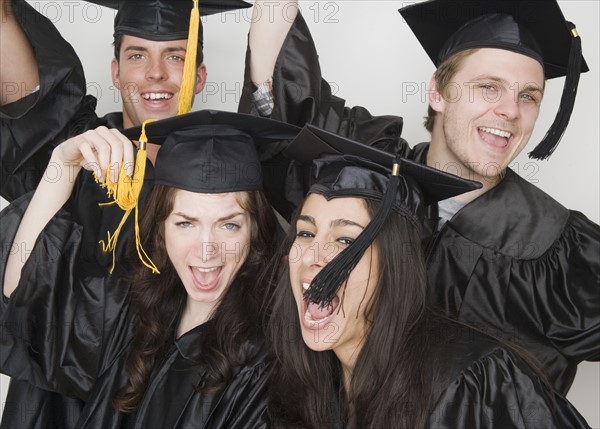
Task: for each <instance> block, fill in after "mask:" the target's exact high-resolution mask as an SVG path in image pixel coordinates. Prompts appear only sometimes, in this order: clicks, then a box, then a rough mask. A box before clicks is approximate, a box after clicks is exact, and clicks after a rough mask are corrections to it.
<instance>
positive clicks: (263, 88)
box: [252, 78, 275, 118]
mask: <svg viewBox="0 0 600 429" xmlns="http://www.w3.org/2000/svg"><path fill="white" fill-rule="evenodd" d="M252 98H253V101H254V110H255V111H256V113H258V114H259V115H260V116H262V117H267V118H268V117H269V116H271V113H273V107H274V106H275V101H274V99H273V79H272V78H269V79H267V80H266V81H264V82H263V83H261V84H260V85H258V86H257V88H256V91H254V92H253V93H252Z"/></svg>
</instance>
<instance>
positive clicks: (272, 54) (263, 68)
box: [248, 0, 298, 86]
mask: <svg viewBox="0 0 600 429" xmlns="http://www.w3.org/2000/svg"><path fill="white" fill-rule="evenodd" d="M296 15H298V0H287V1H277V2H275V1H263V0H261V1H258V0H257V1H255V2H254V8H253V10H252V24H251V25H250V34H249V40H248V43H249V45H250V50H251V51H252V56H251V58H250V76H251V79H252V82H253V83H254V84H255V85H257V86H258V85H260V84H262V83H263V82H265V81H266V80H267V79H270V78H271V77H272V76H273V68H274V67H275V61H276V60H277V57H278V55H279V51H280V50H281V47H282V46H283V41H284V40H285V38H286V36H287V34H288V31H289V30H290V28H291V26H292V23H293V22H294V20H295V19H296Z"/></svg>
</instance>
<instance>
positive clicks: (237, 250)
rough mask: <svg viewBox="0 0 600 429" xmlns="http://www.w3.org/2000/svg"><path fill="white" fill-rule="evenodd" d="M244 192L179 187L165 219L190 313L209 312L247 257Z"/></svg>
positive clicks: (168, 244) (172, 257)
mask: <svg viewBox="0 0 600 429" xmlns="http://www.w3.org/2000/svg"><path fill="white" fill-rule="evenodd" d="M242 198H246V194H245V193H243V192H230V193H225V194H199V193H195V192H188V191H183V190H179V191H177V192H176V194H175V197H174V204H173V211H172V212H171V214H170V215H169V217H168V218H167V219H166V220H165V245H166V248H167V254H168V255H169V259H170V261H171V263H172V264H173V266H174V267H175V270H176V271H177V274H178V275H179V278H180V279H181V282H182V283H183V285H184V287H185V290H186V291H187V295H188V308H191V309H192V311H193V312H194V314H196V315H203V316H204V317H200V316H198V317H199V318H204V320H206V319H207V318H208V315H210V313H211V312H212V311H213V309H214V308H215V307H216V305H217V304H218V302H219V300H220V298H221V297H222V296H223V293H224V292H225V290H226V289H227V288H228V287H229V285H230V284H231V283H232V282H233V280H234V278H235V276H236V274H237V272H238V270H239V269H240V267H241V266H242V264H243V263H244V261H245V260H246V257H247V255H248V249H249V247H250V233H251V228H252V226H251V219H250V215H249V214H248V213H247V212H246V211H245V210H244V209H243V208H242V207H241V206H240V203H239V201H243V200H242Z"/></svg>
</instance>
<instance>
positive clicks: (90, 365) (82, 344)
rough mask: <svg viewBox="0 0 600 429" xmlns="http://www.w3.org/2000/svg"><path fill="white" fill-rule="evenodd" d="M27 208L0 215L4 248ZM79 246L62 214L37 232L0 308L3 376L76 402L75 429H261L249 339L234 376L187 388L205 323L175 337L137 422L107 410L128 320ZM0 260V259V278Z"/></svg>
mask: <svg viewBox="0 0 600 429" xmlns="http://www.w3.org/2000/svg"><path fill="white" fill-rule="evenodd" d="M27 204H28V196H25V197H23V198H22V199H20V200H17V201H16V202H15V203H13V204H12V205H11V206H9V207H8V208H7V209H5V211H4V212H3V213H2V226H3V230H4V231H6V235H4V236H3V238H2V241H3V243H2V244H3V248H4V249H7V246H8V248H9V247H10V242H11V240H12V238H13V237H14V234H15V233H16V229H17V227H18V224H19V222H20V219H21V217H22V214H23V211H24V210H25V208H26V205H27ZM83 244H84V235H83V231H82V227H81V225H80V224H78V223H77V222H74V221H73V216H72V214H71V213H69V212H68V211H66V210H61V211H60V212H59V213H58V214H57V216H55V218H53V220H52V221H51V222H50V223H49V224H48V225H47V227H46V228H45V229H44V231H43V232H42V234H41V236H40V238H39V239H38V241H37V242H36V246H35V248H34V249H33V251H32V254H31V257H30V259H29V260H28V261H27V263H26V265H25V267H24V268H23V274H22V278H21V279H22V281H21V282H20V284H19V287H18V289H17V290H16V291H15V292H14V294H13V295H12V296H11V298H10V300H3V302H2V306H1V309H2V314H1V315H0V322H1V325H0V329H2V332H1V334H2V335H1V337H0V342H1V343H2V344H1V345H2V347H1V353H0V369H1V371H2V372H3V373H5V374H7V375H9V376H11V377H13V378H14V379H21V380H26V381H28V382H29V383H31V384H32V385H34V386H36V387H39V388H42V389H45V390H51V391H56V392H59V393H61V394H64V395H68V396H72V397H75V398H77V399H79V400H80V401H82V403H83V404H84V406H83V409H82V410H81V413H80V415H79V418H78V421H77V424H76V425H75V427H98V428H106V427H111V428H117V427H136V428H166V427H173V428H175V427H194V428H205V427H206V428H209V427H219V428H223V427H228V428H229V427H231V428H234V427H239V428H252V427H265V422H264V421H263V413H264V410H265V408H266V402H265V392H266V379H267V377H266V371H267V365H266V360H265V354H266V353H265V347H264V340H263V339H262V337H260V336H257V337H256V338H252V339H249V340H248V342H247V345H246V350H247V352H248V355H249V356H250V359H249V360H248V362H246V364H245V365H244V366H242V367H240V368H236V369H235V371H234V375H233V378H232V381H231V383H230V384H229V385H228V387H227V388H226V389H225V390H224V391H222V392H221V393H219V394H211V395H202V394H200V393H199V392H198V390H197V389H196V388H195V386H196V385H197V384H198V382H201V380H202V377H203V374H204V372H205V368H204V367H203V365H202V364H201V356H202V350H201V349H200V347H199V344H200V341H201V338H202V335H203V332H205V330H206V329H211V327H210V322H209V323H206V324H204V325H201V326H199V327H197V328H195V329H193V330H191V331H189V332H188V333H186V334H185V335H183V336H182V337H180V338H179V339H177V340H175V339H174V337H173V339H172V341H170V342H169V343H170V344H169V346H168V347H167V351H166V353H165V355H164V356H163V358H162V360H161V364H160V365H159V366H158V367H157V368H156V369H155V371H154V373H153V376H152V379H151V382H150V384H149V386H148V389H147V391H146V394H145V396H144V398H143V400H142V402H141V404H140V406H139V407H138V409H137V411H136V413H135V414H133V415H131V416H126V415H124V414H122V413H118V412H116V411H115V410H114V409H113V408H112V404H111V397H112V393H113V392H114V391H115V390H116V389H118V388H119V387H121V386H122V385H123V384H124V383H125V380H126V375H125V372H124V360H125V358H126V356H127V351H128V349H129V344H130V341H131V335H132V325H133V317H134V315H133V312H132V310H131V309H130V307H129V301H128V289H129V288H128V284H127V283H126V282H124V281H122V280H120V278H119V276H118V275H107V274H106V271H105V270H104V269H103V268H102V267H100V265H99V264H98V263H97V262H96V263H90V264H85V263H83V266H82V263H81V262H80V261H81V259H80V258H79V256H78V255H79V253H80V251H81V249H82V245H83ZM8 254H9V252H8V251H5V252H4V254H3V255H2V257H3V259H2V262H3V265H2V268H1V270H2V271H1V272H0V277H3V272H4V266H5V263H6V259H7V258H8ZM175 319H178V317H177V318H175Z"/></svg>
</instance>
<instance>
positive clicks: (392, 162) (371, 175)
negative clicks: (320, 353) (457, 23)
mask: <svg viewBox="0 0 600 429" xmlns="http://www.w3.org/2000/svg"><path fill="white" fill-rule="evenodd" d="M284 154H285V155H286V156H287V157H289V158H291V159H293V160H295V161H297V162H300V163H303V164H308V163H311V162H312V165H313V169H312V170H311V176H312V186H311V188H310V191H309V193H318V194H321V195H323V196H324V197H325V198H327V199H332V198H336V197H358V198H365V199H371V200H377V201H381V206H380V208H379V210H378V211H377V213H375V215H374V216H373V219H372V220H371V222H370V223H369V224H368V225H367V226H366V228H365V229H364V230H363V232H362V233H361V234H360V235H359V236H358V237H357V238H356V240H355V241H354V242H353V243H352V244H351V245H350V246H349V247H348V248H347V249H345V250H344V251H343V252H342V253H340V254H339V255H338V256H337V257H336V258H335V259H334V260H333V261H331V262H330V263H329V264H327V265H326V266H325V267H324V268H323V269H322V270H321V271H320V272H319V273H318V274H317V276H315V278H314V279H313V281H312V283H311V286H310V287H309V288H308V290H307V291H306V292H305V297H306V299H308V300H309V301H310V302H314V303H319V304H321V305H322V306H327V305H328V304H330V303H331V301H332V300H333V297H334V296H335V293H336V292H337V290H338V288H339V287H340V285H341V284H342V283H343V282H344V281H345V280H346V279H347V278H348V276H349V275H350V273H351V272H352V270H353V269H354V267H355V266H356V264H357V263H358V262H359V261H360V258H361V257H362V255H363V254H364V252H365V251H366V249H367V248H368V247H369V246H370V245H371V244H372V243H373V241H374V240H375V238H376V237H377V235H378V234H379V231H380V230H381V228H382V226H383V225H384V223H385V221H386V219H387V218H388V216H389V214H390V213H391V212H392V211H396V212H398V213H400V214H402V215H403V216H405V217H406V218H408V219H409V220H410V221H411V222H412V223H413V224H414V225H415V226H416V227H417V228H419V226H420V222H421V221H422V219H423V218H422V216H423V210H424V207H425V206H426V205H428V204H431V203H433V202H436V201H439V200H443V199H446V198H450V197H453V196H455V195H459V194H462V193H464V192H468V191H472V190H475V189H478V188H480V187H481V184H480V183H478V182H473V181H471V180H466V179H463V178H461V177H458V176H454V175H452V174H448V173H445V172H443V171H440V170H436V169H434V168H431V167H428V166H426V165H423V164H418V163H415V162H413V161H410V160H407V159H403V158H399V157H394V155H392V154H390V153H387V152H383V151H381V150H379V149H376V148H374V147H372V146H367V145H365V144H363V143H359V142H357V141H354V140H350V139H348V138H346V137H341V136H339V135H336V134H333V133H331V132H328V131H325V130H322V129H320V128H317V127H314V126H312V125H307V126H305V127H304V128H303V129H302V131H301V132H300V133H299V134H298V136H297V137H296V138H295V139H294V140H293V141H292V143H291V144H290V146H289V147H287V148H286V149H285V151H284Z"/></svg>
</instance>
